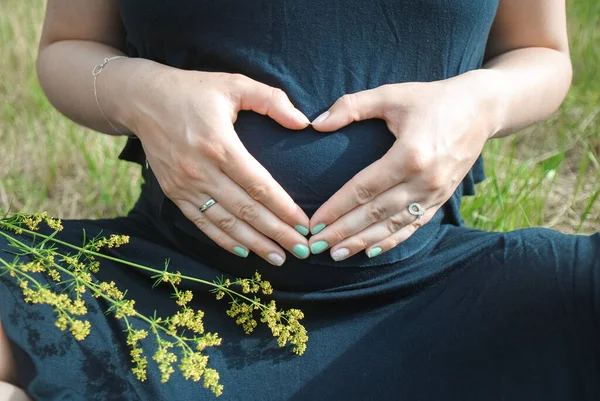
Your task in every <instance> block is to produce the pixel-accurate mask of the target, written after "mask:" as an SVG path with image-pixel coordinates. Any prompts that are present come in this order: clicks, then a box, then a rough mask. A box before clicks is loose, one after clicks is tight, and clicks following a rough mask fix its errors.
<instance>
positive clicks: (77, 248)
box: [0, 222, 264, 309]
mask: <svg viewBox="0 0 600 401" xmlns="http://www.w3.org/2000/svg"><path fill="white" fill-rule="evenodd" d="M2 224H3V225H4V226H6V227H9V228H11V229H13V230H21V231H23V232H25V233H28V234H31V235H33V236H39V237H41V238H44V239H49V240H51V241H54V242H55V243H57V244H60V245H64V246H66V247H68V248H71V249H75V250H77V251H79V252H83V253H86V254H88V255H91V256H96V257H99V258H103V259H107V260H112V261H113V262H117V263H121V264H124V265H127V266H131V267H135V268H137V269H141V270H145V271H148V272H151V273H155V274H163V273H164V271H162V270H157V269H153V268H151V267H148V266H144V265H140V264H138V263H134V262H129V261H126V260H123V259H119V258H115V257H113V256H109V255H104V254H102V253H99V252H94V251H90V250H88V249H84V248H81V247H78V246H76V245H72V244H69V243H68V242H64V241H61V240H59V239H56V238H55V237H50V236H47V235H44V234H40V233H38V232H35V231H31V230H27V229H25V228H22V227H19V226H15V225H13V224H11V223H7V222H3V223H2ZM0 235H2V236H4V237H5V238H10V239H12V240H14V241H16V242H18V243H19V244H21V245H22V246H25V247H27V245H25V244H23V243H22V242H21V241H19V240H17V239H15V238H14V237H11V236H10V235H8V234H6V233H5V232H3V231H0ZM32 249H33V248H32ZM60 256H64V255H60ZM170 274H174V273H170ZM177 277H180V278H182V279H185V280H189V281H193V282H197V283H201V284H205V285H209V286H212V287H215V288H218V289H220V290H222V291H225V292H228V293H232V294H235V295H236V296H238V297H240V298H243V299H245V300H246V301H248V302H251V303H252V304H253V305H256V304H258V305H260V307H261V309H264V305H262V304H261V303H257V302H255V301H254V300H253V299H251V298H248V297H246V296H244V295H243V294H240V293H238V292H236V291H234V290H231V289H230V288H227V287H225V286H222V285H219V284H216V283H214V282H212V281H207V280H202V279H199V278H196V277H190V276H184V275H181V274H177Z"/></svg>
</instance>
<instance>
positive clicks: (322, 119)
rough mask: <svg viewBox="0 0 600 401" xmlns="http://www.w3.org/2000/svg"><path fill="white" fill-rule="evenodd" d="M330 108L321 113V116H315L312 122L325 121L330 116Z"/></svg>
mask: <svg viewBox="0 0 600 401" xmlns="http://www.w3.org/2000/svg"><path fill="white" fill-rule="evenodd" d="M329 114H330V113H329V110H327V111H326V112H325V113H323V114H321V115H320V116H319V117H317V118H315V120H314V121H313V122H312V124H319V123H322V122H323V121H325V120H326V119H327V117H329Z"/></svg>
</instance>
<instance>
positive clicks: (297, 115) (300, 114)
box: [294, 109, 310, 124]
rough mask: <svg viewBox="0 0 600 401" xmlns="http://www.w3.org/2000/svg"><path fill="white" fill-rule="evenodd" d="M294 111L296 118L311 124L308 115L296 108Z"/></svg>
mask: <svg viewBox="0 0 600 401" xmlns="http://www.w3.org/2000/svg"><path fill="white" fill-rule="evenodd" d="M294 110H295V111H294V113H296V118H297V119H298V120H300V121H301V122H302V123H303V124H310V120H309V119H308V117H306V116H305V115H304V114H303V113H302V112H301V111H300V110H298V109H294Z"/></svg>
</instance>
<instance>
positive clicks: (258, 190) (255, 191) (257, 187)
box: [247, 183, 269, 202]
mask: <svg viewBox="0 0 600 401" xmlns="http://www.w3.org/2000/svg"><path fill="white" fill-rule="evenodd" d="M247 192H248V194H249V195H250V196H251V197H252V199H254V200H256V201H258V202H262V201H264V200H266V199H267V197H268V194H269V188H268V185H267V184H263V183H255V184H251V185H250V186H248V189H247Z"/></svg>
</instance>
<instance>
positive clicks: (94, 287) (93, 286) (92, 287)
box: [0, 230, 191, 350]
mask: <svg viewBox="0 0 600 401" xmlns="http://www.w3.org/2000/svg"><path fill="white" fill-rule="evenodd" d="M24 231H25V230H24ZM0 235H3V236H5V237H8V234H6V233H4V232H2V231H0ZM39 235H41V234H39ZM44 237H46V236H44ZM10 238H11V239H12V240H13V241H15V242H16V243H17V244H18V245H20V246H21V247H22V248H23V249H26V250H28V251H30V252H31V253H32V254H33V255H35V256H37V257H39V258H41V257H43V255H41V254H40V253H39V252H37V250H36V248H33V247H30V246H28V245H27V244H24V243H23V242H21V241H19V240H17V239H15V238H13V237H10ZM46 238H47V237H46ZM56 255H58V256H62V257H64V256H65V255H62V254H60V253H58V252H57V253H56ZM0 262H2V264H3V265H4V266H6V267H7V268H8V269H12V270H14V271H16V272H17V273H18V274H20V275H22V276H25V277H27V278H28V279H29V280H31V281H32V282H34V283H35V284H36V285H37V286H38V288H41V284H39V283H38V282H37V280H35V279H34V278H33V277H31V276H29V275H28V274H27V273H25V272H23V271H20V270H17V269H14V268H13V267H12V266H11V265H9V264H8V263H7V262H6V261H5V260H4V259H2V258H0ZM52 266H54V268H56V269H57V270H59V271H61V272H63V273H65V274H67V275H68V276H70V277H72V278H74V279H75V280H77V276H76V275H75V274H73V272H71V271H70V270H69V269H65V268H64V267H62V266H60V265H59V264H57V263H55V262H53V263H52ZM81 281H82V282H83V285H85V286H86V287H87V288H88V289H90V290H91V291H93V292H94V294H98V295H99V296H101V297H102V298H104V299H105V300H107V301H108V302H110V303H112V304H117V303H118V302H119V301H118V300H116V299H113V298H111V297H109V296H108V295H106V294H104V293H103V292H102V291H100V290H98V285H97V284H95V283H88V282H86V281H85V280H81ZM135 317H137V318H139V319H141V320H143V321H145V322H146V323H148V324H149V325H150V327H158V328H159V329H161V330H162V331H164V332H165V333H168V332H169V330H167V329H166V328H165V327H163V326H161V325H160V324H157V323H156V322H155V321H153V320H151V319H149V318H147V317H146V316H144V315H142V314H140V313H139V312H138V311H135ZM175 338H177V339H178V341H179V340H180V339H179V338H178V337H177V336H175ZM183 344H185V342H183ZM185 346H186V347H188V348H189V349H190V350H191V348H190V347H189V345H187V344H185Z"/></svg>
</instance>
